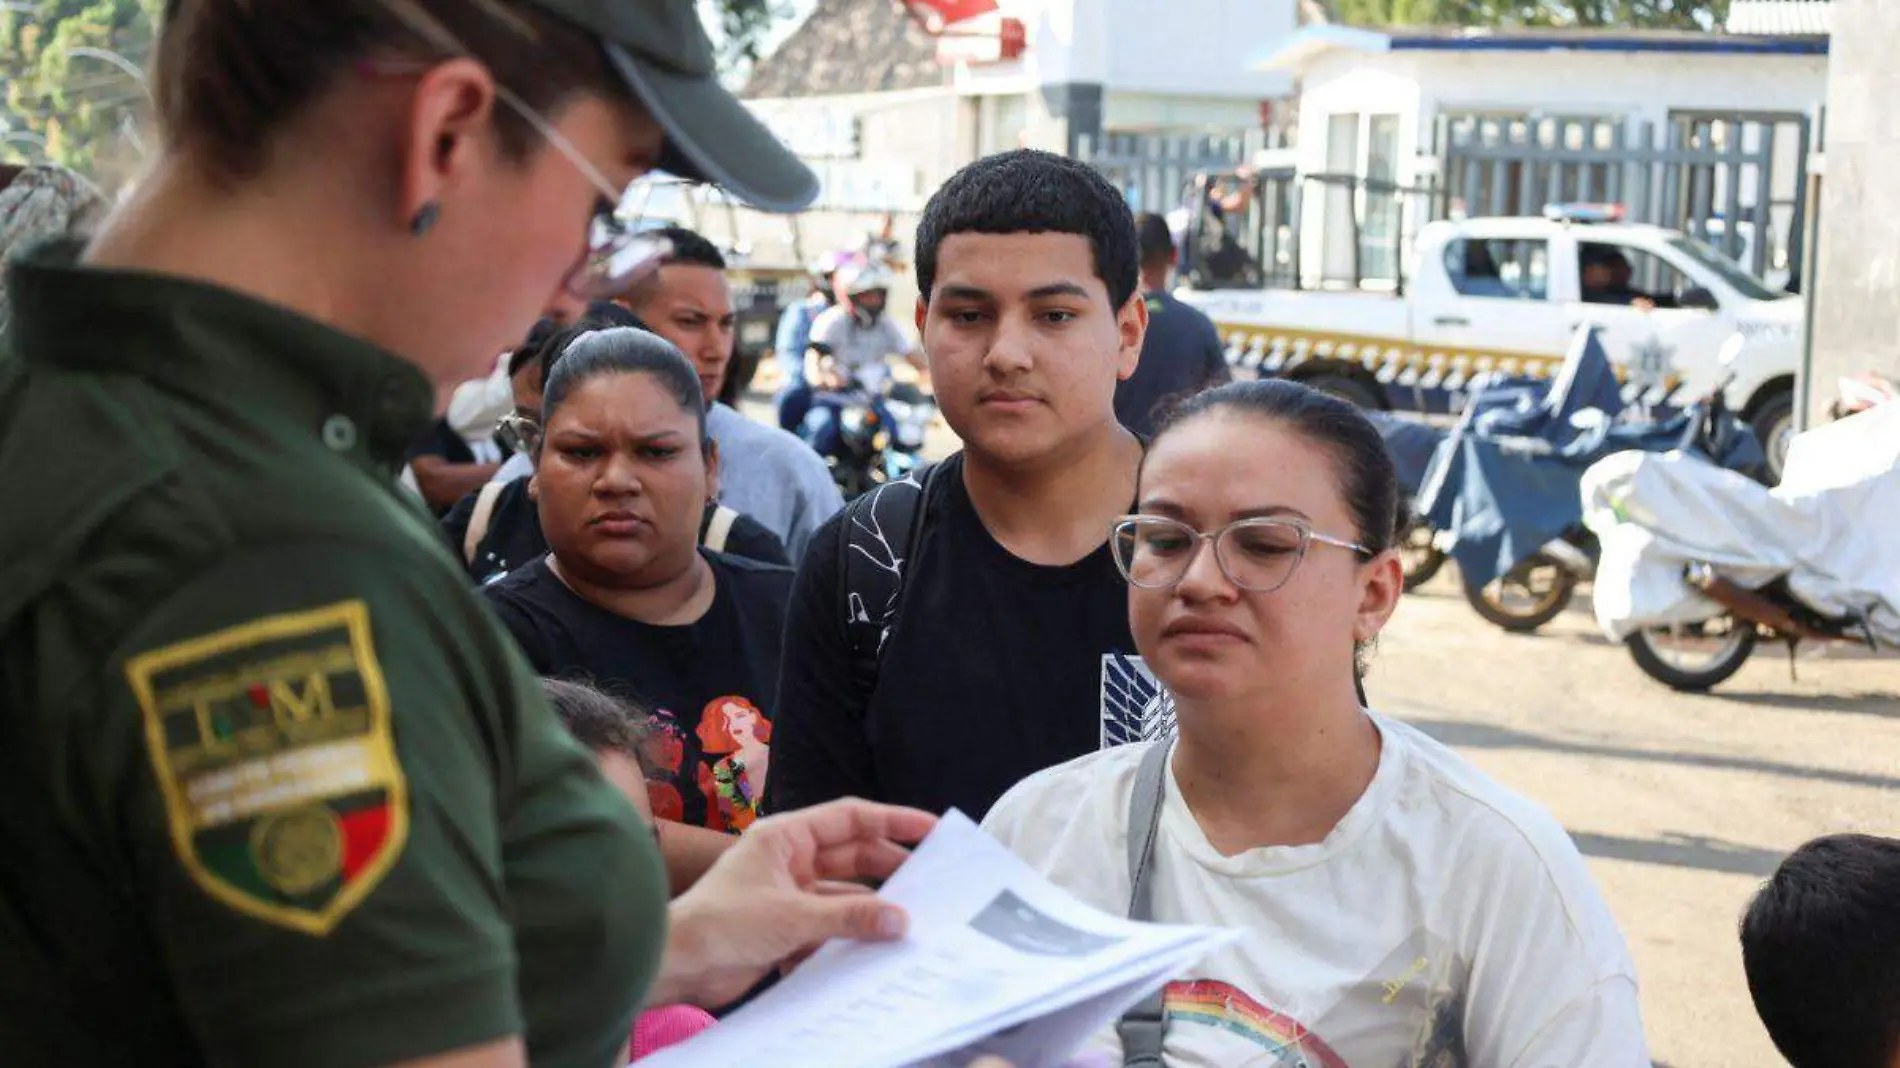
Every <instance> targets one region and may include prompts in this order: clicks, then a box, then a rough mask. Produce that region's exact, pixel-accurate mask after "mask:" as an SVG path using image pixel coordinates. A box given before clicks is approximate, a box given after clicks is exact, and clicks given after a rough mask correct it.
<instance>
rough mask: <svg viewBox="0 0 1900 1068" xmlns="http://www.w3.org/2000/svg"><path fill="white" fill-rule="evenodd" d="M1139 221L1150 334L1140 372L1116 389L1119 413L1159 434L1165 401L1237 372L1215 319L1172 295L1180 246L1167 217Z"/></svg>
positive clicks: (1133, 426)
mask: <svg viewBox="0 0 1900 1068" xmlns="http://www.w3.org/2000/svg"><path fill="white" fill-rule="evenodd" d="M1135 225H1136V236H1137V239H1138V240H1139V242H1140V248H1141V288H1142V290H1143V292H1144V294H1145V295H1146V299H1147V302H1148V336H1147V340H1145V341H1143V342H1142V346H1141V363H1140V364H1139V365H1137V366H1136V367H1135V373H1134V374H1133V375H1132V376H1130V377H1129V378H1128V379H1127V380H1126V381H1124V382H1122V383H1121V384H1120V385H1118V386H1116V387H1115V416H1116V418H1118V419H1120V420H1121V424H1122V425H1123V426H1125V427H1127V428H1128V429H1130V430H1132V431H1134V432H1135V433H1137V434H1140V435H1141V436H1142V437H1144V438H1145V437H1148V436H1150V435H1152V434H1153V433H1154V425H1155V416H1156V414H1157V411H1158V409H1160V407H1161V406H1162V404H1163V402H1165V401H1168V400H1171V399H1174V398H1178V397H1184V396H1188V395H1190V394H1194V393H1199V392H1200V391H1201V390H1203V389H1206V388H1208V387H1209V386H1217V385H1220V384H1221V383H1223V382H1226V381H1227V380H1228V379H1229V378H1230V377H1231V375H1230V374H1229V372H1228V370H1227V358H1226V355H1225V353H1224V351H1223V349H1222V346H1221V341H1220V332H1219V331H1217V330H1216V329H1214V321H1213V320H1212V319H1209V318H1208V317H1207V316H1206V315H1205V314H1203V313H1202V312H1201V311H1200V310H1199V309H1198V308H1190V307H1188V306H1187V305H1186V304H1183V303H1181V302H1180V301H1178V300H1176V299H1174V298H1173V297H1172V296H1169V295H1168V282H1169V276H1170V275H1171V274H1172V273H1173V272H1174V264H1175V247H1174V235H1173V233H1171V232H1170V231H1169V230H1168V222H1167V220H1166V219H1163V218H1162V217H1161V216H1159V215H1156V214H1154V213H1152V212H1148V213H1145V214H1143V215H1142V216H1141V217H1140V218H1138V219H1137V220H1136V224H1135Z"/></svg>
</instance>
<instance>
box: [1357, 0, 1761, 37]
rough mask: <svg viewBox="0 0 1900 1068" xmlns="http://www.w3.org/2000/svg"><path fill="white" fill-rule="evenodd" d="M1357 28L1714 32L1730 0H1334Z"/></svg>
mask: <svg viewBox="0 0 1900 1068" xmlns="http://www.w3.org/2000/svg"><path fill="white" fill-rule="evenodd" d="M1331 6H1332V9H1333V12H1334V14H1336V15H1337V16H1338V17H1339V20H1340V21H1341V22H1345V23H1349V24H1351V25H1355V26H1495V27H1502V28H1513V27H1530V26H1578V27H1589V28H1598V29H1676V30H1710V29H1715V28H1717V27H1719V26H1721V25H1722V23H1723V21H1724V20H1725V19H1726V18H1727V17H1728V6H1729V0H1331Z"/></svg>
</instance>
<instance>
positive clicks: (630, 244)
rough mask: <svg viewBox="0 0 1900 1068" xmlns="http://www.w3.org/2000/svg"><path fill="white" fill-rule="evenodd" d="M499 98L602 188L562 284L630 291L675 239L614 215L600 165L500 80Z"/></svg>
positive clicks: (411, 17)
mask: <svg viewBox="0 0 1900 1068" xmlns="http://www.w3.org/2000/svg"><path fill="white" fill-rule="evenodd" d="M383 6H384V7H385V8H386V9H387V10H388V11H389V12H390V14H392V15H394V16H395V17H396V18H398V19H400V20H401V21H402V22H403V23H404V24H405V25H407V26H408V27H409V28H410V29H412V30H414V31H416V33H417V34H418V35H420V36H421V37H422V38H423V39H424V40H426V41H428V42H429V43H430V44H431V45H433V46H434V47H435V48H436V49H437V50H438V51H440V52H442V53H443V54H444V56H445V57H450V56H471V53H470V52H469V50H468V49H467V48H464V47H463V46H462V43H461V42H460V41H458V40H456V39H455V35H454V34H452V33H450V32H449V31H448V29H447V28H446V27H444V26H442V24H441V23H438V22H436V21H435V19H433V18H431V17H430V16H429V15H428V14H427V13H426V12H424V11H422V10H421V9H420V8H418V7H416V6H415V5H414V4H412V3H407V2H404V0H385V2H384V5H383ZM433 66H434V64H432V63H425V62H420V61H416V60H385V59H366V60H363V61H362V62H360V63H359V64H357V69H358V71H359V73H362V74H364V75H366V76H369V77H379V76H380V77H403V76H415V75H419V74H426V73H427V72H428V71H429V70H431V69H432V68H433ZM495 99H497V100H499V101H501V103H502V105H503V106H504V107H506V108H508V110H510V111H512V112H514V113H515V114H516V115H519V116H520V117H521V121H523V122H525V123H527V124H528V126H529V127H530V128H532V129H533V130H534V132H535V133H537V134H540V135H541V136H542V137H543V138H544V139H546V141H547V143H548V144H550V145H552V146H554V150H555V151H556V152H559V153H560V154H561V155H563V156H566V157H567V161H568V162H569V163H571V164H573V165H574V169H575V170H577V171H579V172H580V173H581V177H583V178H586V179H587V180H588V182H590V183H592V184H593V186H594V188H595V189H596V190H598V191H599V192H600V202H599V203H598V204H597V205H596V206H595V209H594V217H593V220H592V222H591V223H590V224H589V225H588V234H587V252H586V253H585V254H584V255H583V256H582V257H581V260H580V262H579V263H577V264H576V265H575V266H574V269H573V270H572V271H570V272H568V275H567V278H566V279H565V281H564V283H563V285H564V287H565V288H566V290H567V291H568V293H570V294H572V295H573V296H575V297H578V298H580V299H582V300H589V301H593V300H611V299H612V298H614V297H617V296H619V295H621V294H622V293H625V292H626V291H627V290H628V289H631V288H632V287H633V284H634V283H635V282H637V281H639V280H640V279H641V278H642V277H643V276H644V275H645V274H647V273H648V272H649V271H651V270H652V269H653V268H654V267H656V266H657V265H658V264H659V262H660V261H661V260H662V259H664V258H665V257H667V256H669V255H671V254H672V252H673V243H672V242H670V241H668V240H666V239H665V238H663V237H658V236H655V235H652V234H645V233H641V232H640V231H639V230H638V229H636V228H635V227H633V226H630V225H628V224H627V223H626V222H624V221H623V220H621V219H620V217H619V216H618V215H616V214H615V212H616V210H617V209H618V208H619V206H620V201H621V197H622V195H623V192H624V191H622V190H618V189H615V188H614V184H613V183H612V182H610V181H608V180H607V176H606V175H605V174H602V173H601V171H600V168H598V167H596V166H594V164H593V162H592V161H591V160H589V159H588V158H587V157H586V156H584V155H582V154H581V150H580V149H578V148H576V147H575V146H574V142H572V141H569V140H568V139H567V138H566V137H565V136H563V135H562V133H561V132H560V131H559V130H556V129H555V128H554V124H553V123H550V122H549V121H548V120H547V119H545V118H542V117H541V116H540V115H539V114H537V113H536V112H535V110H534V109H533V108H531V107H529V106H528V104H527V102H526V101H524V100H522V99H521V97H519V96H517V95H516V94H515V92H514V91H513V90H512V89H509V88H508V87H507V86H505V85H502V84H500V83H499V82H498V83H496V85H495Z"/></svg>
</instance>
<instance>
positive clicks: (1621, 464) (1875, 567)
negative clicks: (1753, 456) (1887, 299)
mask: <svg viewBox="0 0 1900 1068" xmlns="http://www.w3.org/2000/svg"><path fill="white" fill-rule="evenodd" d="M1583 492H1584V500H1585V510H1586V514H1587V516H1588V521H1589V522H1590V525H1591V526H1592V527H1593V528H1594V529H1596V530H1598V532H1599V534H1600V536H1601V537H1602V539H1603V543H1604V560H1603V566H1602V568H1601V569H1600V571H1599V576H1598V580H1597V596H1596V607H1597V621H1598V623H1599V624H1600V625H1601V626H1602V627H1603V629H1604V632H1605V633H1606V634H1608V635H1609V636H1610V637H1611V638H1612V639H1616V640H1620V641H1622V642H1624V643H1625V645H1626V646H1627V647H1628V649H1629V652H1630V657H1631V659H1632V660H1634V661H1635V662H1636V665H1637V667H1638V668H1640V669H1641V670H1642V671H1643V673H1644V674H1646V675H1648V676H1650V677H1651V678H1653V679H1655V680H1656V681H1658V682H1661V683H1663V684H1664V685H1666V686H1669V687H1671V688H1673V689H1677V690H1682V691H1686V692H1703V691H1707V690H1709V689H1711V688H1713V687H1714V686H1716V685H1718V684H1720V683H1722V682H1723V681H1725V680H1727V679H1728V678H1730V677H1731V676H1733V675H1734V674H1735V673H1736V672H1737V671H1739V670H1741V668H1742V666H1743V665H1744V664H1745V663H1747V661H1748V659H1749V657H1750V656H1751V655H1752V654H1753V652H1754V650H1755V649H1756V647H1757V646H1758V645H1760V644H1761V643H1763V642H1781V643H1784V644H1785V645H1786V646H1787V647H1788V651H1789V657H1790V662H1791V670H1792V660H1793V656H1794V653H1795V651H1796V649H1797V647H1798V646H1799V645H1800V644H1801V643H1803V642H1823V643H1829V644H1838V643H1842V642H1847V643H1853V644H1857V645H1864V646H1866V647H1867V648H1869V649H1871V650H1874V651H1876V652H1878V651H1883V650H1887V651H1891V650H1900V545H1897V544H1896V543H1895V542H1894V541H1893V539H1892V538H1891V537H1890V536H1888V535H1887V533H1886V531H1885V530H1884V528H1883V527H1882V525H1881V524H1880V523H1879V522H1878V521H1870V520H1874V517H1880V516H1890V515H1895V514H1900V405H1894V404H1884V405H1879V406H1876V407H1872V408H1869V409H1867V410H1865V411H1862V412H1859V413H1857V414H1854V415H1850V416H1848V417H1847V418H1845V419H1842V420H1839V421H1837V422H1834V423H1830V424H1827V425H1825V426H1822V427H1817V428H1815V429H1812V430H1809V431H1807V432H1805V433H1803V434H1801V435H1799V436H1798V437H1797V438H1795V443H1794V445H1793V446H1792V447H1791V448H1790V449H1789V452H1788V463H1787V465H1786V466H1785V468H1784V473H1783V478H1782V482H1781V484H1780V485H1779V486H1777V487H1775V488H1774V489H1772V490H1770V489H1767V488H1765V487H1762V486H1758V485H1754V484H1752V483H1749V482H1747V481H1744V480H1740V479H1735V478H1733V477H1731V476H1729V475H1728V474H1727V473H1725V472H1721V471H1717V470H1713V469H1712V467H1711V466H1710V465H1708V464H1707V463H1706V462H1705V461H1702V460H1701V459H1700V458H1698V457H1694V456H1672V457H1656V456H1617V457H1611V458H1609V459H1606V460H1604V461H1602V462H1601V463H1599V464H1597V465H1596V466H1594V467H1592V468H1591V469H1590V471H1589V472H1588V473H1587V474H1586V475H1585V479H1584V487H1583Z"/></svg>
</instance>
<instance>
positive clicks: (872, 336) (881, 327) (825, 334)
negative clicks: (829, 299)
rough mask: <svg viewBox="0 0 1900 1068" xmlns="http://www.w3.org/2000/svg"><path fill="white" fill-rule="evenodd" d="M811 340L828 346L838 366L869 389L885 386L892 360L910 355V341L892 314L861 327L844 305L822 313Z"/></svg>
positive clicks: (815, 323)
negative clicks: (890, 358)
mask: <svg viewBox="0 0 1900 1068" xmlns="http://www.w3.org/2000/svg"><path fill="white" fill-rule="evenodd" d="M811 340H812V341H813V342H814V343H816V344H822V345H826V346H828V347H829V348H830V349H831V356H832V359H834V360H836V361H837V362H838V366H840V367H842V368H845V369H846V370H848V371H849V372H851V373H854V374H856V375H857V376H858V377H859V378H860V379H862V380H863V381H864V384H865V386H866V387H867V388H870V389H877V388H878V387H879V386H881V385H883V383H884V377H885V375H886V374H887V373H888V368H887V366H886V364H885V361H886V360H887V359H888V358H889V357H892V356H908V355H910V353H911V344H910V338H908V337H906V336H905V335H904V331H903V330H902V329H901V328H900V327H899V326H898V325H897V323H896V322H894V321H892V319H891V315H890V312H888V311H887V312H885V313H884V314H883V315H880V316H878V317H877V322H875V323H873V324H871V325H870V326H868V327H866V326H859V325H858V321H857V320H856V319H853V318H852V317H851V309H850V308H849V307H848V306H846V305H843V304H839V305H835V306H833V307H831V308H827V309H826V310H825V311H823V312H821V313H820V314H819V316H818V318H817V320H816V321H814V322H813V323H812V324H811Z"/></svg>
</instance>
